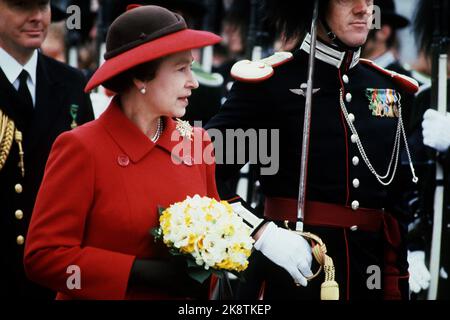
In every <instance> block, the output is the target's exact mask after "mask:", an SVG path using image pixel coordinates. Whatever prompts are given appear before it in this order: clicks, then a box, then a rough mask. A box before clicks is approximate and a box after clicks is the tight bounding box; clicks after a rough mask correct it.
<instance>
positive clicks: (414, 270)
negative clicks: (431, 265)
mask: <svg viewBox="0 0 450 320" xmlns="http://www.w3.org/2000/svg"><path fill="white" fill-rule="evenodd" d="M408 263H409V268H408V272H409V287H410V288H411V291H412V292H414V293H419V292H420V291H421V290H426V289H428V287H429V286H430V280H431V275H430V272H429V271H428V269H427V267H426V266H425V252H424V251H408Z"/></svg>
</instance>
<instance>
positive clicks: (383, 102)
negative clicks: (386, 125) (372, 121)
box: [366, 89, 401, 118]
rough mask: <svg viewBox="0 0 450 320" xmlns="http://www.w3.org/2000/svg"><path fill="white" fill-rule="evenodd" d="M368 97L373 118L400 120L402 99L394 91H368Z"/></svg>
mask: <svg viewBox="0 0 450 320" xmlns="http://www.w3.org/2000/svg"><path fill="white" fill-rule="evenodd" d="M366 97H367V99H369V109H370V110H371V111H372V115H373V116H376V117H388V118H398V115H399V113H398V109H399V106H400V99H401V97H400V94H399V93H398V92H397V91H395V90H394V89H367V90H366Z"/></svg>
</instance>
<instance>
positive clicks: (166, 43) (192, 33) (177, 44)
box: [84, 5, 221, 92]
mask: <svg viewBox="0 0 450 320" xmlns="http://www.w3.org/2000/svg"><path fill="white" fill-rule="evenodd" d="M220 40H221V38H220V37H219V36H217V35H215V34H213V33H211V32H206V31H199V30H193V29H188V28H187V26H186V22H185V21H184V19H183V17H181V16H180V15H179V14H176V13H174V12H171V11H169V10H167V9H165V8H162V7H159V6H139V5H129V6H128V7H127V11H126V12H125V13H123V14H121V15H120V16H119V17H118V18H117V19H116V20H114V22H113V23H112V24H111V26H110V28H109V30H108V34H107V36H106V53H105V56H104V58H105V62H104V63H103V64H102V65H101V66H100V67H99V68H98V69H97V71H96V72H95V73H94V75H93V76H92V78H91V79H90V80H89V82H88V84H87V85H86V87H85V89H84V90H85V91H86V92H88V91H90V90H92V89H93V88H95V87H97V86H99V85H101V84H102V83H104V82H105V81H107V80H110V79H112V78H113V77H115V76H117V75H118V74H120V73H122V72H124V71H126V70H129V69H131V68H133V67H135V66H137V65H139V64H142V63H145V62H149V61H151V60H155V59H158V58H161V57H163V56H167V55H170V54H173V53H177V52H181V51H185V50H190V49H195V48H201V47H204V46H208V45H213V44H215V43H218V42H220Z"/></svg>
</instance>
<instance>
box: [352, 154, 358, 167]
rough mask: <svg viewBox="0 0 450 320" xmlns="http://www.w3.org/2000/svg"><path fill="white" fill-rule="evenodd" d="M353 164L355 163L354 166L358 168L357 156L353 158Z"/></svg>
mask: <svg viewBox="0 0 450 320" xmlns="http://www.w3.org/2000/svg"><path fill="white" fill-rule="evenodd" d="M352 163H353V165H354V166H355V167H356V166H357V165H358V164H359V158H358V157H356V156H354V157H353V158H352Z"/></svg>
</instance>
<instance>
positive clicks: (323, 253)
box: [284, 221, 339, 300]
mask: <svg viewBox="0 0 450 320" xmlns="http://www.w3.org/2000/svg"><path fill="white" fill-rule="evenodd" d="M284 224H285V227H286V229H288V230H290V231H292V232H295V233H297V234H299V235H300V236H302V237H304V238H306V239H308V240H309V241H311V250H312V254H313V256H314V258H315V259H316V261H317V263H318V264H319V265H320V267H319V270H317V272H316V273H315V274H314V275H313V276H311V277H309V278H307V279H308V281H309V280H312V279H314V278H315V277H317V276H318V275H319V274H320V272H321V271H322V269H323V270H324V272H325V280H324V281H323V283H322V285H321V287H320V288H321V289H320V300H339V284H338V283H337V282H336V281H335V280H334V274H335V269H334V263H333V259H331V257H329V256H328V255H327V247H326V246H325V243H323V241H322V239H320V238H319V237H318V236H316V235H315V234H313V233H310V232H300V231H295V230H291V229H290V228H289V226H288V221H285V222H284Z"/></svg>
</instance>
